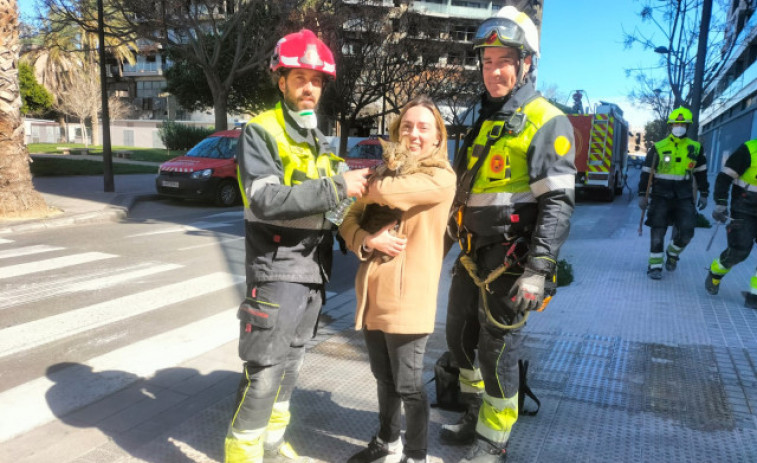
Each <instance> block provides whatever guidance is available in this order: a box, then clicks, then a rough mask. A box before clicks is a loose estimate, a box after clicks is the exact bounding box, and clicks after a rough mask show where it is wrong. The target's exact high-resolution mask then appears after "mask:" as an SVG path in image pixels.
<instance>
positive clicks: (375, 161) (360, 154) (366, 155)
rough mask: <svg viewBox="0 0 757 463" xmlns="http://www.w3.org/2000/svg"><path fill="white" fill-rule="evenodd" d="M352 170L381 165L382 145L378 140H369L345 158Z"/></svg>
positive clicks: (353, 149)
mask: <svg viewBox="0 0 757 463" xmlns="http://www.w3.org/2000/svg"><path fill="white" fill-rule="evenodd" d="M344 160H345V161H347V165H348V166H350V169H362V168H364V167H375V166H377V165H379V164H381V144H380V143H379V141H378V138H369V139H367V140H363V141H361V142H359V143H358V144H357V145H355V146H353V147H352V149H350V150H349V151H348V152H347V155H346V156H344Z"/></svg>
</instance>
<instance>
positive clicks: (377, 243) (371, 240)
mask: <svg viewBox="0 0 757 463" xmlns="http://www.w3.org/2000/svg"><path fill="white" fill-rule="evenodd" d="M396 225H397V222H396V221H395V222H392V223H390V224H389V225H387V226H385V227H384V228H382V229H381V230H379V231H377V232H376V233H374V234H372V235H368V236H367V237H366V238H365V241H364V242H363V246H365V247H366V248H368V249H371V250H376V251H381V252H383V253H384V254H386V255H388V256H391V257H395V256H397V255H398V254H399V253H401V252H402V251H404V250H405V246H407V238H401V237H399V236H395V235H393V234H392V233H391V232H390V230H391V229H393V228H394V227H395V226H396Z"/></svg>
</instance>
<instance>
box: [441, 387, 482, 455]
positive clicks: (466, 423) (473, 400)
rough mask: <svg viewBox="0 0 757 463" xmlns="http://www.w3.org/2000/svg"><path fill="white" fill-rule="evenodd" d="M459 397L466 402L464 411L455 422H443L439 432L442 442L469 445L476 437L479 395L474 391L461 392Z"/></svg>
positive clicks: (479, 403) (479, 404)
mask: <svg viewBox="0 0 757 463" xmlns="http://www.w3.org/2000/svg"><path fill="white" fill-rule="evenodd" d="M460 398H461V399H462V401H463V402H465V404H466V407H467V408H466V409H465V413H464V414H463V416H461V417H460V419H459V420H458V421H457V423H455V424H443V425H442V430H441V432H440V433H439V438H440V439H441V441H442V444H446V445H470V444H472V443H473V441H474V440H475V438H476V423H477V422H478V410H479V409H480V408H481V395H480V394H476V393H472V392H469V393H462V394H460Z"/></svg>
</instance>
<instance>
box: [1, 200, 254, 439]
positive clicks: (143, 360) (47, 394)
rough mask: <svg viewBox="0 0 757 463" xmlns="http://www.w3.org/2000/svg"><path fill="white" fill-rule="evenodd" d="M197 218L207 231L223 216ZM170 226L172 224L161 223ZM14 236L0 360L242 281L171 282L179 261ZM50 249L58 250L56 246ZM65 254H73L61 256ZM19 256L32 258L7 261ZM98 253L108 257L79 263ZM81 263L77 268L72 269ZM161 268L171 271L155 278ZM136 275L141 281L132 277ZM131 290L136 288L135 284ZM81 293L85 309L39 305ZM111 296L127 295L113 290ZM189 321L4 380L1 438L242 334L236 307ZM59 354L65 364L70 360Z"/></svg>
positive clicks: (5, 269) (220, 276) (226, 277)
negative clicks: (51, 311)
mask: <svg viewBox="0 0 757 463" xmlns="http://www.w3.org/2000/svg"><path fill="white" fill-rule="evenodd" d="M237 215H238V214H237ZM199 225H201V226H202V229H209V228H215V227H216V226H223V225H227V224H220V225H219V224H210V223H200V224H199ZM174 228H175V227H166V228H165V230H169V229H170V230H173V229H174ZM181 229H182V230H187V229H200V228H188V227H181ZM235 239H240V238H238V237H237V238H235ZM13 243H14V241H12V240H2V239H0V262H5V263H6V265H0V314H5V313H7V314H8V317H7V318H4V319H2V320H0V322H2V323H1V324H0V326H5V328H2V329H0V360H1V361H3V362H7V363H6V364H11V363H12V362H15V361H16V360H15V359H16V358H21V357H20V356H22V355H25V354H26V353H27V352H29V351H30V350H32V349H40V350H38V351H35V352H47V351H48V350H54V349H57V344H55V343H57V342H66V341H67V340H69V339H71V337H72V336H76V335H82V334H84V333H87V334H88V333H89V332H90V331H92V330H95V329H97V328H103V327H106V326H108V325H111V324H113V323H117V322H119V321H122V320H127V319H131V318H133V317H138V316H140V315H145V314H149V313H153V312H155V313H157V312H159V311H160V310H162V309H168V308H169V307H170V308H176V306H177V305H178V304H182V303H188V302H189V301H191V300H192V299H196V298H201V297H208V296H211V297H215V295H217V294H221V293H223V292H228V291H230V290H231V291H233V289H234V287H236V286H237V285H240V284H241V283H243V282H244V277H243V276H241V275H234V274H231V273H228V272H223V271H220V272H208V273H206V274H204V275H200V276H195V275H197V272H196V271H195V272H193V273H192V274H191V275H190V276H191V278H190V277H189V276H186V277H185V279H184V280H181V281H179V282H175V281H177V277H173V279H171V272H174V274H175V275H181V274H182V273H179V272H177V270H179V271H181V272H183V270H181V269H182V267H183V266H182V265H179V264H174V263H161V262H138V263H129V262H128V257H125V256H118V255H115V254H109V253H103V252H82V253H77V252H71V251H70V250H67V249H66V248H63V247H58V246H51V245H30V246H19V247H15V248H13V247H12V246H13ZM9 245H10V246H9ZM53 251H55V252H56V253H57V254H52V253H53ZM66 252H68V253H69V254H68V255H64V256H61V255H60V254H61V253H66ZM46 255H47V258H46ZM14 258H16V259H18V260H22V259H25V260H26V262H22V263H15V262H16V261H12V262H11V259H14ZM3 260H4V261H3ZM125 260H126V261H127V262H124V261H125ZM98 261H102V262H104V264H102V265H87V266H85V265H81V264H87V263H95V262H98ZM106 261H107V262H106ZM8 264H9V265H8ZM77 265H79V267H74V266H77ZM60 270H63V271H60ZM160 275H165V277H161V278H160V279H156V278H154V277H156V276H160ZM134 281H139V282H140V284H139V285H132V282H134ZM158 281H172V282H173V283H170V284H163V285H161V284H160V283H156V282H158ZM127 285H131V286H130V287H129V288H128V290H123V289H120V288H121V287H123V286H127ZM134 288H138V289H140V291H138V292H135V290H134ZM75 293H82V294H83V293H87V294H85V295H84V296H82V298H83V300H87V301H89V302H88V304H89V305H86V304H82V305H84V307H78V308H75V309H72V310H67V311H63V312H60V313H57V314H55V315H48V316H42V315H37V314H36V313H35V312H36V310H34V309H35V308H36V306H35V303H39V302H44V303H45V304H50V305H51V306H55V305H56V304H57V303H58V302H60V301H63V300H65V299H66V298H67V297H70V296H71V295H72V294H75ZM113 294H119V295H120V294H127V295H125V296H118V297H114V296H112V295H113ZM225 296H228V294H225V295H224V297H221V298H220V299H219V300H226V299H225ZM27 308H29V310H30V311H27ZM16 309H19V310H16ZM40 313H41V312H40ZM18 314H23V315H24V317H26V318H24V317H22V318H21V319H22V320H29V319H30V318H29V315H30V314H31V315H32V316H37V318H32V319H31V321H26V322H16V323H15V324H14V317H16V316H17V315H18ZM191 320H194V321H191ZM185 323H187V324H185V325H183V326H182V325H179V326H176V325H173V326H171V327H168V328H166V331H164V332H160V331H153V332H152V333H156V332H157V333H158V334H154V335H151V336H149V335H145V336H149V337H146V338H144V336H143V337H139V336H138V335H137V336H135V337H134V340H133V341H132V342H131V344H127V345H124V344H123V343H121V344H118V347H116V348H115V350H111V351H107V350H106V351H103V350H100V351H97V352H92V353H90V354H84V355H83V356H82V360H78V361H75V362H73V361H72V362H71V363H70V364H69V365H68V366H65V367H63V368H61V369H60V370H58V371H52V372H51V371H49V370H48V371H47V372H46V373H45V375H44V376H39V377H36V378H34V377H33V376H34V375H30V376H29V379H28V380H25V382H23V383H14V382H12V381H9V384H8V385H7V386H6V387H7V388H6V389H5V390H0V410H1V411H0V416H1V417H2V418H0V442H6V441H8V440H10V439H12V438H13V437H15V436H18V435H20V434H23V433H25V432H28V431H30V430H32V429H34V428H36V427H38V426H41V425H43V424H45V423H48V422H50V421H53V420H56V419H57V418H59V417H61V416H64V415H66V414H67V413H70V412H73V411H75V410H78V409H79V408H81V407H84V406H87V405H89V404H93V403H95V402H96V401H98V400H100V399H103V398H105V397H107V396H108V395H110V394H113V393H115V392H117V391H119V390H121V389H123V388H124V387H126V386H128V385H129V384H131V383H133V382H135V381H138V380H139V379H141V378H149V377H152V376H154V375H155V374H156V372H159V371H160V370H164V369H168V368H172V367H176V366H177V365H180V364H182V363H183V362H186V361H188V360H190V359H192V358H195V357H197V356H199V355H202V354H204V353H206V352H209V351H212V350H213V349H216V348H218V347H219V346H222V345H224V344H226V343H228V342H230V341H233V340H234V339H236V337H237V335H238V332H237V330H238V324H237V322H236V307H230V308H227V309H224V310H223V311H222V312H216V311H213V315H210V316H205V317H204V318H200V319H195V318H193V317H189V318H188V319H187V321H186V322H185ZM106 329H107V328H106ZM143 338H144V339H143ZM93 355H94V357H92V356H93ZM17 356H18V357H17ZM67 357H68V356H67V355H65V356H61V357H59V358H64V359H66V358H67ZM23 358H26V357H23ZM84 359H88V360H84ZM42 362H43V363H41V365H40V366H41V367H43V368H49V365H47V364H46V363H44V362H45V360H42ZM58 362H59V364H60V365H62V364H63V363H65V362H61V361H60V360H58ZM32 371H33V370H32ZM5 379H6V380H7V379H8V377H7V376H6V377H5Z"/></svg>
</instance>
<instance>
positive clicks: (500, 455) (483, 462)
mask: <svg viewBox="0 0 757 463" xmlns="http://www.w3.org/2000/svg"><path fill="white" fill-rule="evenodd" d="M505 460H507V454H506V453H505V449H504V448H502V447H498V446H496V445H494V444H492V443H491V442H489V441H488V440H485V439H483V438H481V437H479V438H478V439H476V443H475V444H473V447H471V449H470V451H469V452H468V454H467V455H466V456H465V458H463V459H462V460H460V463H504V461H505Z"/></svg>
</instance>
